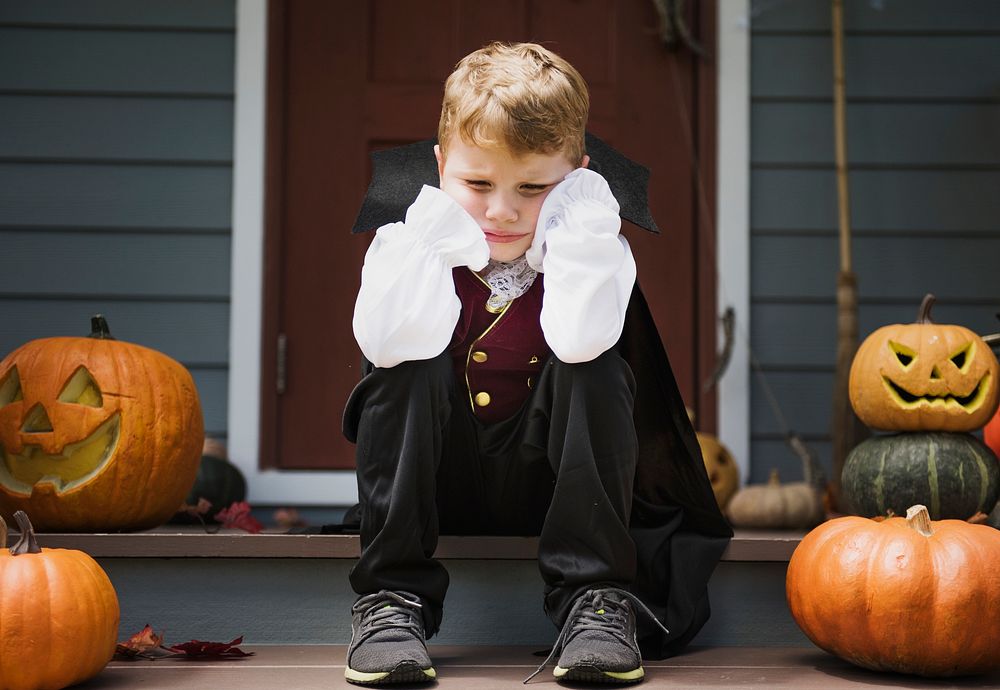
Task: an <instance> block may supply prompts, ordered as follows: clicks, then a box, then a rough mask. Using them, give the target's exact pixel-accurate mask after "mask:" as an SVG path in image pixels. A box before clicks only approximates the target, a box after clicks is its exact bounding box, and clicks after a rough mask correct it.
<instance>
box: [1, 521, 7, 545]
mask: <svg viewBox="0 0 1000 690" xmlns="http://www.w3.org/2000/svg"><path fill="white" fill-rule="evenodd" d="M6 548H7V521H6V520H4V519H3V515H0V549H6Z"/></svg>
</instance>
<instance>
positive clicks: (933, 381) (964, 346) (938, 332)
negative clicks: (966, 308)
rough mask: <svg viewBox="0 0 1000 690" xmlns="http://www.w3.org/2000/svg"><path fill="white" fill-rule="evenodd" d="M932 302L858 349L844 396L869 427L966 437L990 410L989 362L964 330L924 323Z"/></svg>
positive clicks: (994, 399)
mask: <svg viewBox="0 0 1000 690" xmlns="http://www.w3.org/2000/svg"><path fill="white" fill-rule="evenodd" d="M933 302H934V299H933V296H930V295H928V297H926V298H924V303H923V304H922V305H921V311H920V316H919V318H918V321H917V323H915V324H906V325H902V324H896V325H893V326H883V327H882V328H880V329H878V330H877V331H875V332H874V333H872V334H871V335H870V336H869V337H868V338H867V339H866V340H865V341H864V342H863V343H862V344H861V347H859V348H858V353H857V355H856V356H855V358H854V362H853V364H852V365H851V375H850V397H851V404H852V405H853V407H854V411H855V412H856V413H857V415H858V417H859V418H860V419H861V421H863V422H864V423H865V424H867V425H868V426H871V427H874V428H876V429H886V430H900V431H920V430H940V431H972V430H973V429H977V428H979V427H981V426H983V424H985V423H986V422H987V421H988V420H989V418H990V417H991V416H992V415H993V413H994V411H995V410H996V407H997V403H998V400H1000V397H998V394H1000V390H998V388H997V374H998V364H997V359H996V357H995V356H994V355H993V353H992V352H991V351H990V348H989V347H987V345H986V344H985V343H984V342H983V340H982V338H980V337H979V336H978V335H976V334H975V333H973V332H972V331H970V330H969V329H967V328H963V327H962V326H955V325H946V324H935V323H933V322H931V320H930V308H931V305H932V304H933Z"/></svg>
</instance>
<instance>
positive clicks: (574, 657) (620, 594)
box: [524, 587, 665, 683]
mask: <svg viewBox="0 0 1000 690" xmlns="http://www.w3.org/2000/svg"><path fill="white" fill-rule="evenodd" d="M633 604H635V605H637V606H638V608H639V610H640V611H642V612H643V613H646V614H647V615H648V616H649V617H650V618H651V619H652V620H653V621H655V622H656V624H657V625H659V626H660V627H661V628H663V625H662V624H661V623H660V622H659V621H658V620H656V617H655V616H654V615H653V613H652V612H651V611H650V610H649V609H648V608H647V607H646V606H645V604H643V603H642V602H641V601H639V599H638V598H637V597H636V596H635V595H634V594H632V593H631V592H626V591H625V590H623V589H617V588H612V587H609V588H605V589H591V590H587V591H586V592H585V593H583V594H582V595H580V596H579V597H578V598H577V600H576V603H575V604H573V609H572V610H571V611H570V613H569V616H567V618H566V622H565V623H564V624H563V628H562V630H561V631H560V632H559V637H558V638H556V643H555V645H554V646H553V648H552V652H551V653H550V654H549V658H548V659H546V660H545V661H544V662H543V663H542V665H541V666H539V667H538V670H536V671H535V672H534V673H533V674H531V675H530V676H529V677H528V678H527V679H525V681H524V682H525V683H527V682H528V681H529V680H531V679H532V678H534V677H535V676H536V675H538V673H540V672H541V671H542V669H544V668H545V666H546V665H548V663H549V662H550V661H551V660H552V659H553V658H554V657H555V656H556V655H557V654H559V661H558V662H556V667H555V669H554V670H553V672H552V675H554V676H555V677H556V679H557V680H569V681H585V682H590V683H638V682H639V681H641V680H642V679H643V676H644V675H645V673H646V672H645V670H643V668H642V656H641V654H640V653H639V644H638V642H637V640H636V634H635V608H634V607H633ZM664 630H665V628H664Z"/></svg>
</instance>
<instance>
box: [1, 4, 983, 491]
mask: <svg viewBox="0 0 1000 690" xmlns="http://www.w3.org/2000/svg"><path fill="white" fill-rule="evenodd" d="M721 1H723V2H724V1H726V0H721ZM751 6H752V8H753V16H752V18H751V31H752V42H751V49H752V65H751V79H752V81H751V94H752V103H751V125H752V135H751V161H752V170H751V195H752V196H751V216H752V217H751V228H752V237H751V282H752V285H751V304H752V326H751V328H752V332H751V334H750V337H751V347H752V348H753V350H754V354H755V355H756V357H757V359H758V360H759V361H760V362H761V364H762V368H763V372H764V375H765V377H766V380H767V383H768V386H769V388H770V389H771V391H772V392H773V394H774V397H775V399H776V400H777V402H778V404H779V405H780V408H781V410H782V412H783V414H784V415H785V416H786V418H787V420H788V424H789V425H790V426H791V427H792V428H794V429H795V430H796V431H798V432H800V433H802V434H804V435H805V438H806V439H807V441H808V442H809V443H810V445H811V446H813V447H814V448H815V449H816V450H817V451H818V452H819V454H820V456H821V457H822V458H823V459H824V460H826V461H827V462H828V461H829V429H828V426H829V416H830V413H829V400H830V390H831V387H832V379H833V360H834V352H835V339H836V333H835V302H834V285H835V282H836V271H837V239H836V227H837V218H836V192H835V180H834V172H833V141H832V136H833V135H832V131H833V127H832V112H831V108H832V105H831V101H832V98H831V89H832V86H831V57H830V55H831V47H830V38H829V23H830V19H829V2H828V0H754V2H752V3H751ZM234 12H235V10H234V2H233V0H186V1H185V0H143V1H142V2H135V1H134V0H88V1H86V2H81V1H78V0H61V1H60V0H35V1H34V2H20V1H16V2H15V1H14V0H0V242H2V244H0V247H2V249H0V267H2V269H3V270H0V315H2V317H3V323H4V326H5V327H4V328H2V329H0V354H3V353H6V352H8V351H10V350H12V349H13V348H15V347H16V346H18V345H20V344H21V343H23V342H26V341H27V340H30V339H32V338H38V337H46V336H51V335H71V334H85V333H86V332H87V328H88V317H89V316H90V315H91V314H93V313H97V312H101V313H104V314H106V315H107V316H108V318H109V320H110V322H111V327H112V330H113V332H114V333H115V335H116V336H117V337H119V338H121V339H124V340H129V341H133V342H137V343H141V344H143V345H147V346H149V347H153V348H156V349H158V350H161V351H163V352H166V353H167V354H169V355H171V356H173V357H175V358H176V359H178V360H180V361H181V362H183V363H184V364H185V365H186V366H188V367H189V368H190V369H191V371H192V372H193V374H194V377H195V380H196V382H197V384H198V387H199V390H200V392H201V396H202V401H203V405H204V408H205V418H206V428H207V430H208V431H209V433H211V434H213V435H224V434H225V432H226V404H227V401H226V395H227V377H228V349H229V343H228V333H229V309H230V307H229V304H230V302H229V277H230V265H229V264H230V250H231V242H230V239H231V230H230V226H231V209H230V205H231V178H232V132H233V57H234V52H233V51H234ZM846 20H847V42H846V55H847V83H848V95H849V106H848V136H849V158H850V162H851V170H852V172H851V193H852V204H853V227H854V232H855V244H854V261H855V270H856V272H857V274H858V278H859V283H860V290H859V294H860V300H861V310H860V330H861V333H862V335H863V336H864V335H867V334H868V333H869V332H871V331H872V330H874V329H875V328H876V327H878V326H879V325H881V324H884V323H891V322H906V321H910V320H912V318H913V316H914V313H915V309H916V305H917V303H918V302H919V300H920V298H921V296H922V295H923V294H924V292H927V291H932V292H935V293H936V294H937V295H938V296H939V299H940V303H939V305H938V307H937V310H936V315H937V317H938V319H939V320H940V321H951V322H957V323H962V324H965V325H968V326H970V327H972V328H973V329H975V330H977V331H980V332H988V331H989V332H992V331H995V330H997V327H998V324H997V322H996V321H995V320H994V318H993V313H994V312H996V311H997V310H998V309H1000V272H998V271H997V269H996V266H997V263H998V259H1000V193H998V191H1000V3H997V2H993V1H992V0H962V1H956V2H951V3H946V4H942V3H939V2H932V1H931V0H880V1H878V2H876V1H875V0H848V1H847V3H846ZM751 397H752V400H751V405H752V409H751V426H752V429H753V436H752V455H751V460H752V464H753V471H752V476H751V479H752V480H753V481H761V480H763V479H764V478H765V477H766V474H767V472H768V471H769V469H770V468H771V467H772V466H774V467H778V468H779V469H780V470H781V471H782V473H783V475H785V476H787V477H789V478H797V477H798V476H799V473H800V469H799V468H798V464H797V462H796V460H795V459H794V457H793V456H792V454H791V453H790V452H789V451H788V450H787V449H786V448H785V446H784V444H783V443H782V431H783V429H782V426H781V424H780V423H779V422H778V420H777V418H776V417H775V415H774V414H773V413H772V411H771V408H770V406H769V404H768V402H767V395H766V393H765V389H764V387H763V386H762V385H761V384H760V382H759V380H756V379H755V380H754V382H753V388H752V396H751Z"/></svg>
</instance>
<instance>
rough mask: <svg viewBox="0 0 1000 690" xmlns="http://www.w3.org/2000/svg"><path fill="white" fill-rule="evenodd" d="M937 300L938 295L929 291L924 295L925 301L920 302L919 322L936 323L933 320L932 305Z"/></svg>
mask: <svg viewBox="0 0 1000 690" xmlns="http://www.w3.org/2000/svg"><path fill="white" fill-rule="evenodd" d="M936 300H937V297H935V296H934V295H932V294H931V293H929V292H928V293H927V294H926V295H924V301H923V302H921V303H920V310H919V311H918V312H917V323H934V322H933V321H931V307H933V306H934V302H935V301H936Z"/></svg>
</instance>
